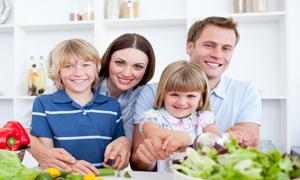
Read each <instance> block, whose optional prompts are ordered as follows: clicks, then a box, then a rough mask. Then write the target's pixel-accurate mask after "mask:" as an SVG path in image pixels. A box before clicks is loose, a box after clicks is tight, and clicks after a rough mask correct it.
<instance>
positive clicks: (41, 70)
mask: <svg viewBox="0 0 300 180" xmlns="http://www.w3.org/2000/svg"><path fill="white" fill-rule="evenodd" d="M45 72H46V70H45V67H44V56H40V58H39V67H38V71H37V73H38V86H37V87H38V94H43V93H44V92H45V80H46V77H45Z"/></svg>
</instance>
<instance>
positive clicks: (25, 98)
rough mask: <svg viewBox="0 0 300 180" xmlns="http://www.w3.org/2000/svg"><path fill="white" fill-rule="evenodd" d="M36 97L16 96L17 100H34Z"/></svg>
mask: <svg viewBox="0 0 300 180" xmlns="http://www.w3.org/2000/svg"><path fill="white" fill-rule="evenodd" d="M36 97H37V96H17V97H16V99H17V100H34V99H35V98H36Z"/></svg>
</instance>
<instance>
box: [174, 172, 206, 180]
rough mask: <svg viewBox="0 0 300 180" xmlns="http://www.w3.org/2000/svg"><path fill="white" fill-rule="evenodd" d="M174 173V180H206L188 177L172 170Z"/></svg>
mask: <svg viewBox="0 0 300 180" xmlns="http://www.w3.org/2000/svg"><path fill="white" fill-rule="evenodd" d="M172 172H173V174H174V180H205V179H202V178H195V177H191V176H187V175H185V174H183V173H181V172H179V171H176V170H172Z"/></svg>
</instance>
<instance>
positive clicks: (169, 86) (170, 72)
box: [153, 61, 210, 111]
mask: <svg viewBox="0 0 300 180" xmlns="http://www.w3.org/2000/svg"><path fill="white" fill-rule="evenodd" d="M170 91H177V92H185V91H199V92H201V93H202V94H201V100H200V102H199V105H198V108H197V111H199V110H208V111H209V110H210V95H209V87H208V80H207V77H206V74H205V72H204V71H203V70H202V69H201V68H200V67H199V66H197V65H196V64H193V63H190V62H187V61H176V62H173V63H171V64H169V65H168V66H167V67H166V68H165V70H164V71H163V73H162V75H161V77H160V80H159V83H158V87H157V94H156V99H155V102H154V107H153V108H154V109H160V108H162V107H164V96H165V95H166V93H167V92H170Z"/></svg>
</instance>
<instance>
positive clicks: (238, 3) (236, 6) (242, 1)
mask: <svg viewBox="0 0 300 180" xmlns="http://www.w3.org/2000/svg"><path fill="white" fill-rule="evenodd" d="M246 5H247V2H246V0H233V12H234V13H245V12H246V7H247V6H246Z"/></svg>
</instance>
